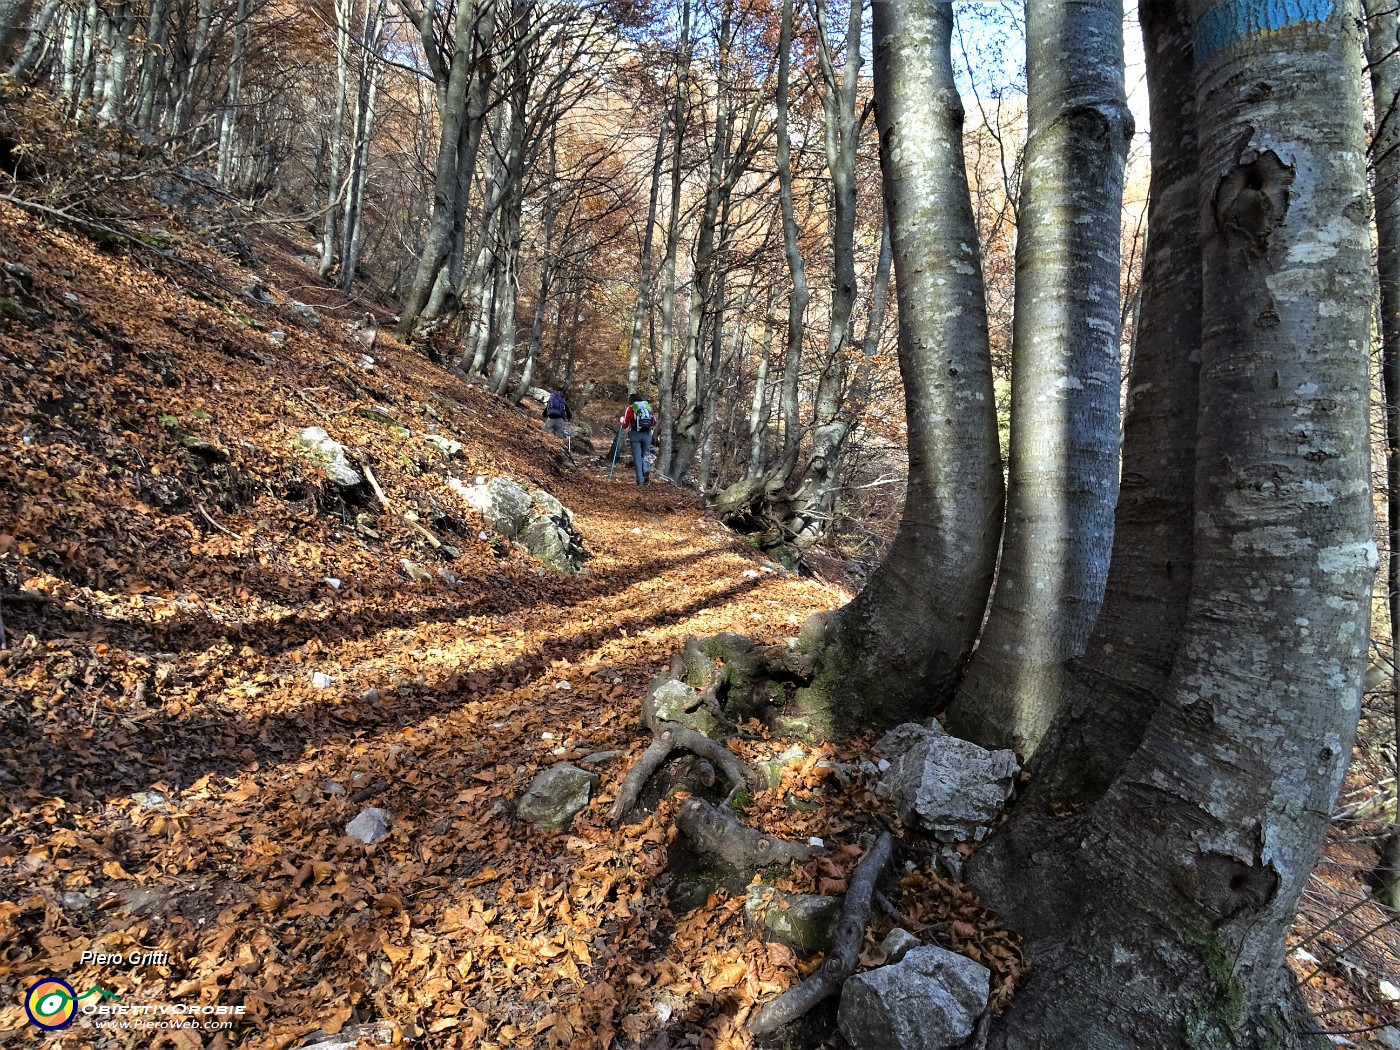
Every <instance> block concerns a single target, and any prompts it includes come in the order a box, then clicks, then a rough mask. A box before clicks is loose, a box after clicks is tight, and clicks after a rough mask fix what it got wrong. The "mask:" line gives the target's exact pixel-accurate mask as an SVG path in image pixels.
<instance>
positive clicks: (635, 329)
mask: <svg viewBox="0 0 1400 1050" xmlns="http://www.w3.org/2000/svg"><path fill="white" fill-rule="evenodd" d="M670 120H671V114H670V112H669V111H668V112H667V113H666V114H665V116H663V117H662V118H661V130H660V131H658V132H657V133H656V154H655V156H653V158H652V162H651V197H650V199H649V200H648V202H647V218H646V233H645V234H644V235H643V237H642V258H641V264H640V270H641V274H640V276H639V277H638V280H637V303H636V305H635V306H634V307H633V308H632V336H631V341H630V342H629V343H628V346H627V389H628V390H636V389H637V384H638V382H639V381H640V380H641V377H642V319H643V318H644V317H646V316H647V314H648V313H649V312H650V310H651V265H652V264H651V249H652V241H653V240H654V239H655V233H656V205H657V200H658V198H659V197H660V195H661V165H662V161H663V160H664V159H665V156H666V127H667V125H668V124H669V123H670Z"/></svg>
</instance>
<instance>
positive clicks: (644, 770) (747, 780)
mask: <svg viewBox="0 0 1400 1050" xmlns="http://www.w3.org/2000/svg"><path fill="white" fill-rule="evenodd" d="M673 751H689V752H691V753H692V754H695V755H698V756H699V757H701V758H703V759H705V760H706V761H708V762H710V763H711V764H712V765H713V766H715V767H717V768H718V769H719V770H720V771H721V772H722V773H723V774H724V775H725V776H726V777H727V778H728V779H729V782H730V783H731V784H733V785H734V786H735V789H737V788H739V787H740V786H742V785H745V784H747V785H749V786H750V787H752V788H754V789H755V790H758V789H760V788H762V787H763V777H762V776H761V775H760V774H759V772H758V770H756V769H754V768H753V767H752V766H750V765H748V764H747V763H745V762H742V761H740V759H739V757H738V756H737V755H735V754H734V752H732V751H730V750H729V748H727V747H725V746H724V745H723V744H720V743H718V742H716V741H714V740H711V739H710V738H709V737H707V736H706V735H705V734H704V733H700V732H697V731H696V730H694V729H691V728H689V727H687V726H683V725H680V724H678V723H676V722H657V723H656V727H655V735H654V736H653V737H652V741H651V743H650V744H649V745H647V749H646V750H645V751H643V752H642V754H641V757H640V758H638V759H637V761H636V762H635V763H634V764H633V765H632V768H631V769H629V770H628V771H627V775H626V776H625V777H623V778H622V783H621V784H620V785H619V786H618V789H617V800H616V801H615V802H614V803H613V809H612V826H613V827H617V826H618V825H619V824H620V823H622V818H623V817H624V816H626V815H627V813H628V811H629V810H630V809H631V808H632V807H633V806H635V805H636V804H637V798H638V797H639V796H640V795H641V793H642V788H643V787H644V786H645V785H646V782H647V781H648V780H650V779H651V777H652V775H653V774H654V773H655V772H656V771H657V770H658V769H660V768H661V766H662V763H664V762H665V761H666V759H667V758H669V757H670V756H671V753H672V752H673Z"/></svg>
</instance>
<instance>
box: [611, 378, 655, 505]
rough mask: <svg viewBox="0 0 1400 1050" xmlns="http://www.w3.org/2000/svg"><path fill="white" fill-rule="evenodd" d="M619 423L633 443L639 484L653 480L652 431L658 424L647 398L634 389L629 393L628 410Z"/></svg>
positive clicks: (633, 462)
mask: <svg viewBox="0 0 1400 1050" xmlns="http://www.w3.org/2000/svg"><path fill="white" fill-rule="evenodd" d="M617 422H618V425H619V426H621V427H622V429H623V430H625V431H626V432H627V437H628V440H629V441H630V442H631V445H632V466H633V468H634V469H635V470H636V471H637V484H638V485H645V484H646V483H647V482H648V481H650V480H651V432H652V429H653V428H654V427H655V426H656V416H655V415H653V414H652V411H651V405H649V404H647V402H646V399H645V398H641V397H638V396H637V392H636V391H635V390H634V391H632V392H631V393H630V394H628V395H627V411H626V412H624V413H623V414H622V418H621V419H619V420H618V421H617Z"/></svg>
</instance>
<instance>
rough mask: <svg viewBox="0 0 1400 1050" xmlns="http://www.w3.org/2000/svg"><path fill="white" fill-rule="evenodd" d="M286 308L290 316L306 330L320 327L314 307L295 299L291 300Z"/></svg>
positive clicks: (318, 316) (319, 318) (319, 320)
mask: <svg viewBox="0 0 1400 1050" xmlns="http://www.w3.org/2000/svg"><path fill="white" fill-rule="evenodd" d="M287 306H288V309H290V310H291V311H292V316H293V317H295V318H296V319H297V320H298V321H299V322H300V323H301V324H303V325H305V326H306V327H307V328H320V327H321V315H320V314H318V313H317V312H316V310H315V308H314V307H311V306H308V305H307V304H306V303H303V302H298V301H297V300H296V299H293V300H292V301H291V302H290V303H288V304H287Z"/></svg>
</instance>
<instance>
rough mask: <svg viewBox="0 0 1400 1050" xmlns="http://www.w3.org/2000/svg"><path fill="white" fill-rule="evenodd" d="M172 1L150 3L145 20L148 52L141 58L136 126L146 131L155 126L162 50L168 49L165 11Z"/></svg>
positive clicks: (146, 48) (152, 1) (152, 129)
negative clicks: (166, 47)
mask: <svg viewBox="0 0 1400 1050" xmlns="http://www.w3.org/2000/svg"><path fill="white" fill-rule="evenodd" d="M169 6H170V3H169V0H151V7H150V11H149V13H148V14H147V17H146V44H145V51H146V53H145V54H144V55H143V56H142V58H141V78H140V79H141V86H140V91H139V92H138V96H137V103H136V126H137V127H138V128H140V129H141V130H143V131H154V130H155V127H156V99H157V95H158V93H159V90H160V81H161V61H160V56H161V51H162V49H163V48H164V46H165V32H166V28H165V27H166V12H167V10H168V9H169Z"/></svg>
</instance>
